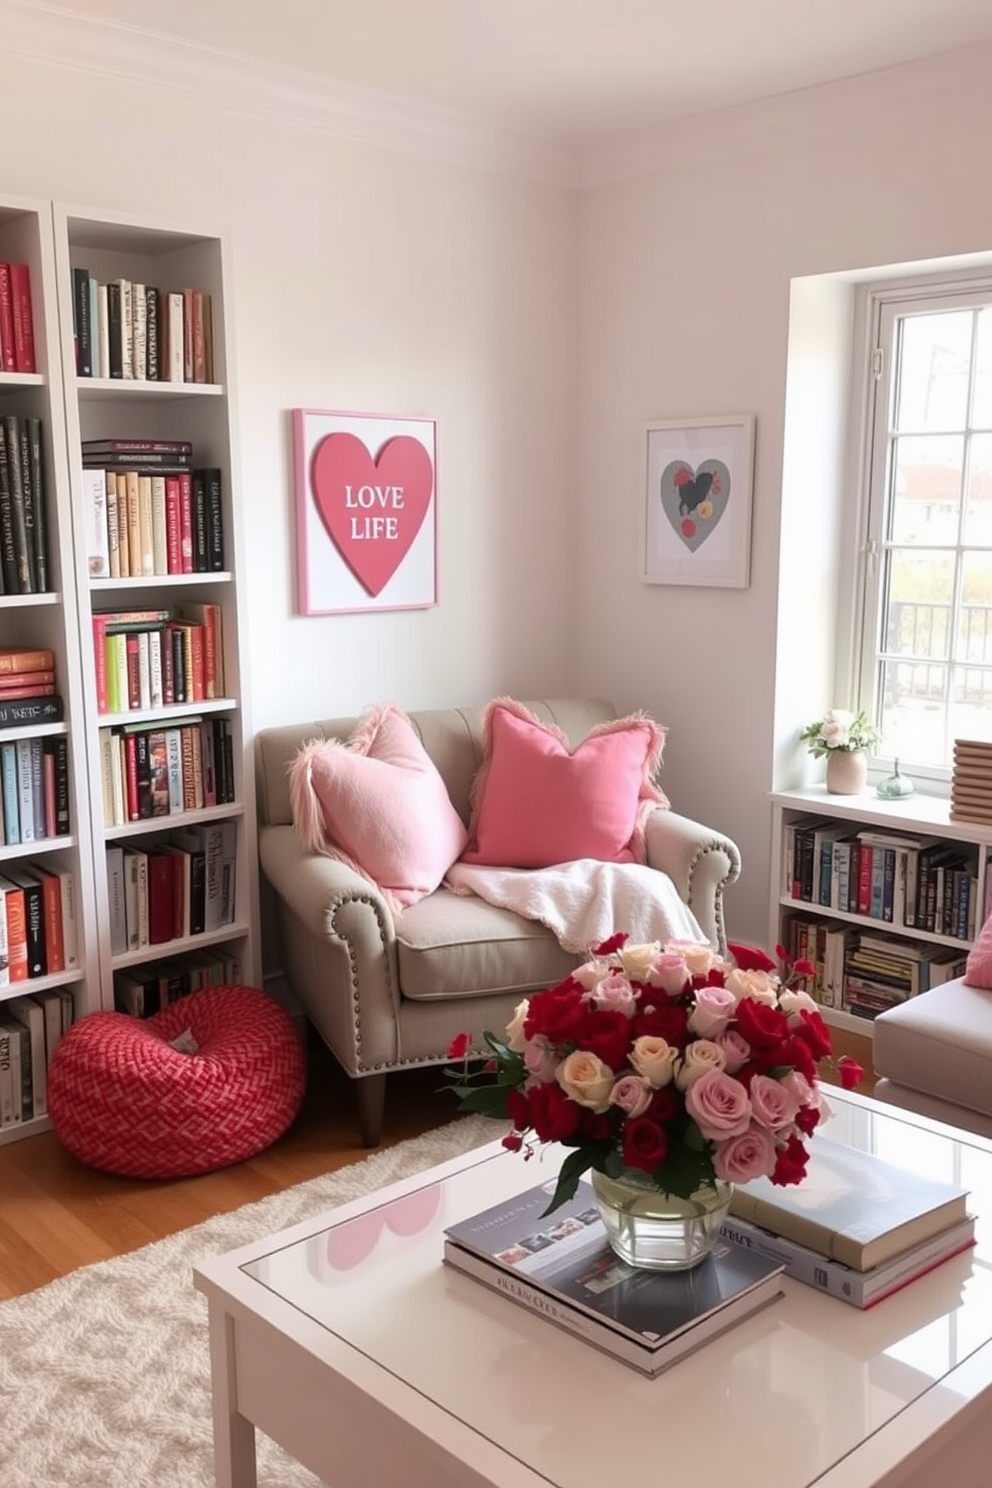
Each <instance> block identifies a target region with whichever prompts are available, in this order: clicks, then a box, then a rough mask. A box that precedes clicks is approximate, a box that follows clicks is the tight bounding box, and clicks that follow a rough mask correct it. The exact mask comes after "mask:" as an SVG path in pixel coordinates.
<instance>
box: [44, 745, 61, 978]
mask: <svg viewBox="0 0 992 1488" xmlns="http://www.w3.org/2000/svg"><path fill="white" fill-rule="evenodd" d="M41 776H42V781H43V792H44V806H45V836H46V837H54V836H55V835H56V828H55V756H54V754H51V753H49V752H46V753H45V754H43V755H42V757H41ZM48 969H49V971H61V970H62V967H61V966H57V967H56V966H52V965H49V968H48Z"/></svg>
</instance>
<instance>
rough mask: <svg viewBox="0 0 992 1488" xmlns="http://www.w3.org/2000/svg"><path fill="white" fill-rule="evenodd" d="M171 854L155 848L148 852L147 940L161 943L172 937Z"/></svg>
mask: <svg viewBox="0 0 992 1488" xmlns="http://www.w3.org/2000/svg"><path fill="white" fill-rule="evenodd" d="M172 874H173V858H172V854H171V853H169V852H167V851H165V850H163V849H161V848H157V849H155V850H154V851H152V852H150V853H149V854H148V941H149V944H150V945H162V944H163V943H164V942H165V941H167V940H172V939H173V933H172V932H173V927H174V925H175V886H174V884H173V879H172Z"/></svg>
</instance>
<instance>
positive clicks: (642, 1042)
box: [627, 1033, 679, 1090]
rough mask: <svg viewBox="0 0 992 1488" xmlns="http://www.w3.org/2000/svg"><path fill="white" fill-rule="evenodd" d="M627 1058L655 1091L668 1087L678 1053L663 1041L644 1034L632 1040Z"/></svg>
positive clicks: (673, 1075)
mask: <svg viewBox="0 0 992 1488" xmlns="http://www.w3.org/2000/svg"><path fill="white" fill-rule="evenodd" d="M627 1057H628V1059H629V1060H630V1062H631V1064H632V1065H633V1066H634V1069H635V1070H636V1071H637V1073H638V1074H639V1075H643V1077H644V1079H645V1080H647V1082H648V1084H649V1085H652V1086H653V1087H654V1089H655V1090H660V1089H661V1087H662V1086H663V1085H670V1084H671V1082H672V1080H673V1079H674V1077H675V1064H676V1061H677V1059H678V1057H679V1051H678V1049H673V1048H672V1046H671V1044H669V1043H668V1042H666V1040H665V1039H663V1038H658V1037H657V1036H656V1035H654V1034H650V1033H645V1034H642V1035H641V1037H640V1038H637V1039H635V1040H634V1044H633V1047H632V1049H631V1051H630V1053H629V1055H628V1056H627Z"/></svg>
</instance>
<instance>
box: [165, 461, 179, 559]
mask: <svg viewBox="0 0 992 1488" xmlns="http://www.w3.org/2000/svg"><path fill="white" fill-rule="evenodd" d="M165 552H166V558H167V561H168V566H169V572H170V574H181V573H182V571H183V538H182V495H181V492H180V489H179V476H178V475H167V476H166V477H165Z"/></svg>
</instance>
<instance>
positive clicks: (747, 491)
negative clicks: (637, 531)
mask: <svg viewBox="0 0 992 1488" xmlns="http://www.w3.org/2000/svg"><path fill="white" fill-rule="evenodd" d="M646 459H647V483H646V490H645V497H644V523H643V543H642V554H641V579H642V581H643V582H644V583H645V584H704V585H705V584H710V585H720V586H722V587H724V588H727V589H746V588H747V586H748V577H749V569H750V561H751V476H752V467H753V464H754V417H753V415H751V414H730V415H727V416H725V417H723V418H699V419H665V420H662V421H659V422H656V423H651V424H648V426H647V439H646Z"/></svg>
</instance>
